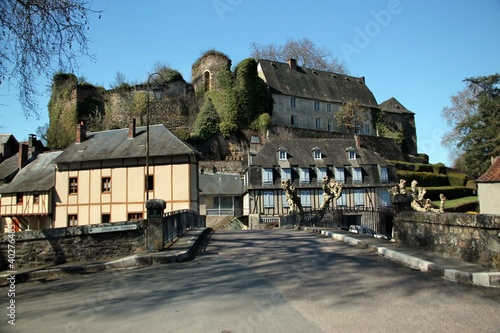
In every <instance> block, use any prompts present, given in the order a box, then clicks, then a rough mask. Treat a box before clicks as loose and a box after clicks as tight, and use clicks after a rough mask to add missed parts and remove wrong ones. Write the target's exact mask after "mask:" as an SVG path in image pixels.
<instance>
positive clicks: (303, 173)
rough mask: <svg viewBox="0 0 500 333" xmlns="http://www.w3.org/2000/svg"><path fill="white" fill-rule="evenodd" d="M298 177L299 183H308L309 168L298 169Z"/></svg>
mask: <svg viewBox="0 0 500 333" xmlns="http://www.w3.org/2000/svg"><path fill="white" fill-rule="evenodd" d="M299 175H300V182H301V183H309V168H300V169H299Z"/></svg>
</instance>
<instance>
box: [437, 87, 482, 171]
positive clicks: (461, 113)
mask: <svg viewBox="0 0 500 333" xmlns="http://www.w3.org/2000/svg"><path fill="white" fill-rule="evenodd" d="M450 99H451V106H450V107H444V108H443V110H442V111H441V116H442V117H443V118H444V120H445V121H446V124H447V125H448V126H449V127H450V128H451V130H450V131H449V132H447V133H445V134H444V135H443V138H442V139H441V143H442V144H443V145H444V146H445V147H446V148H447V149H448V151H449V152H450V156H451V158H452V159H453V164H454V165H453V166H454V167H455V168H457V169H460V170H464V167H463V163H464V162H463V154H464V151H463V149H461V148H459V142H460V140H461V138H462V137H463V135H462V133H461V131H462V128H461V126H459V124H462V123H465V122H467V121H468V120H469V119H471V118H472V117H475V116H476V115H477V114H478V109H477V103H476V99H477V91H476V90H475V89H474V86H473V85H472V84H471V83H468V84H467V86H466V87H465V88H464V89H462V90H460V91H459V92H457V93H456V94H455V95H452V96H451V97H450Z"/></svg>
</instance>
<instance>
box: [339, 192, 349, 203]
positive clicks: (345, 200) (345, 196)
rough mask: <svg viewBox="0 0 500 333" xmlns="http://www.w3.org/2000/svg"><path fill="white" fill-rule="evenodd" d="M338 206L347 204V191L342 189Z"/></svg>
mask: <svg viewBox="0 0 500 333" xmlns="http://www.w3.org/2000/svg"><path fill="white" fill-rule="evenodd" d="M337 206H347V194H346V192H345V191H342V194H341V195H340V198H338V199H337Z"/></svg>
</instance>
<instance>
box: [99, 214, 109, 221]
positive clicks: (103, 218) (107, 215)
mask: <svg viewBox="0 0 500 333" xmlns="http://www.w3.org/2000/svg"><path fill="white" fill-rule="evenodd" d="M110 221H111V215H109V214H102V215H101V223H109V222H110Z"/></svg>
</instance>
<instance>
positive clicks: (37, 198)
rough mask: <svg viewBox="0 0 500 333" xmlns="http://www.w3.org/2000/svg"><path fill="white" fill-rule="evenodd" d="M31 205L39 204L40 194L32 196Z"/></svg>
mask: <svg viewBox="0 0 500 333" xmlns="http://www.w3.org/2000/svg"><path fill="white" fill-rule="evenodd" d="M33 203H35V204H38V203H40V194H33Z"/></svg>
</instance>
